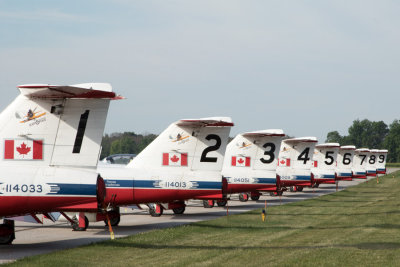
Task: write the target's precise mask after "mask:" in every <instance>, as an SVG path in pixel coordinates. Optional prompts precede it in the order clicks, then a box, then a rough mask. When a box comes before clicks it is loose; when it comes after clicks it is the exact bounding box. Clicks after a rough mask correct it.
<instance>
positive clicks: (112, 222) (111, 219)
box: [104, 215, 121, 226]
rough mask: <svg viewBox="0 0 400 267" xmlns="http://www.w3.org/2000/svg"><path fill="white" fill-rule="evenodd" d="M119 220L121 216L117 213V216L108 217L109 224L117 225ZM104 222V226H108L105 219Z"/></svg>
mask: <svg viewBox="0 0 400 267" xmlns="http://www.w3.org/2000/svg"><path fill="white" fill-rule="evenodd" d="M120 221H121V216H120V215H118V216H117V217H113V218H110V224H111V226H118V224H119V222H120ZM104 223H105V224H106V226H108V222H107V220H104Z"/></svg>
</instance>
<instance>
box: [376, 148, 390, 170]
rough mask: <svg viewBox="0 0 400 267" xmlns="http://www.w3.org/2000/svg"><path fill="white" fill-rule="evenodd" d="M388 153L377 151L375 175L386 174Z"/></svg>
mask: <svg viewBox="0 0 400 267" xmlns="http://www.w3.org/2000/svg"><path fill="white" fill-rule="evenodd" d="M387 153H388V151H387V150H386V149H379V150H378V152H377V161H376V173H377V174H386V159H387Z"/></svg>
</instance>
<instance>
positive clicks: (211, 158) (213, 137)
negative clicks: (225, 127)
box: [200, 134, 221, 162]
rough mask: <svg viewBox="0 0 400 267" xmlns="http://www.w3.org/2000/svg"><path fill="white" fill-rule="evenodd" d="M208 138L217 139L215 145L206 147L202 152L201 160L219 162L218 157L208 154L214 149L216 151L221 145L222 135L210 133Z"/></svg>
mask: <svg viewBox="0 0 400 267" xmlns="http://www.w3.org/2000/svg"><path fill="white" fill-rule="evenodd" d="M206 140H208V141H211V140H215V145H212V146H209V147H207V148H206V149H204V151H203V153H201V157H200V162H217V159H218V158H217V157H208V156H207V154H208V153H209V152H212V151H216V150H218V149H219V148H220V147H221V137H219V136H218V135H216V134H209V135H207V136H206Z"/></svg>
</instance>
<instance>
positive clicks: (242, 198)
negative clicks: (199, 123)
mask: <svg viewBox="0 0 400 267" xmlns="http://www.w3.org/2000/svg"><path fill="white" fill-rule="evenodd" d="M239 200H240V202H246V201H247V200H249V195H248V194H247V193H240V194H239Z"/></svg>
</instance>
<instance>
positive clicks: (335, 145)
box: [315, 143, 340, 148]
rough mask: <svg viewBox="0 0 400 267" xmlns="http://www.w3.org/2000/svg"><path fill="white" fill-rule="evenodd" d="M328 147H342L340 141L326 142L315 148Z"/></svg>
mask: <svg viewBox="0 0 400 267" xmlns="http://www.w3.org/2000/svg"><path fill="white" fill-rule="evenodd" d="M325 147H326V148H328V147H340V144H339V143H324V144H318V145H316V146H315V148H325Z"/></svg>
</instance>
